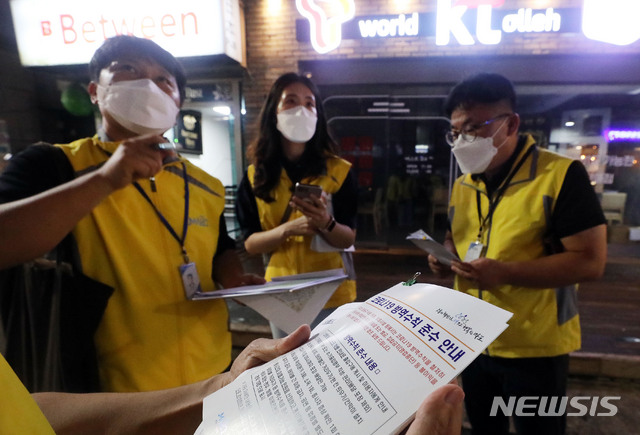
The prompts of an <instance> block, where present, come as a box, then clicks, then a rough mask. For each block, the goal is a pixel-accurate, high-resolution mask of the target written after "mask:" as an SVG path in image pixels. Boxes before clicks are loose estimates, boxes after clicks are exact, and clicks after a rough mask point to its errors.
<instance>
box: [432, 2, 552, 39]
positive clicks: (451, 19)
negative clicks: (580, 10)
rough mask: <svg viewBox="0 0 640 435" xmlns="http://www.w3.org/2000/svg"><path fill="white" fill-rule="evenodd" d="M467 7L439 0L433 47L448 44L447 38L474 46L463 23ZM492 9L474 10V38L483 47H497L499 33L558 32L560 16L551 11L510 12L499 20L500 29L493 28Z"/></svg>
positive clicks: (481, 6) (525, 10) (523, 10)
mask: <svg viewBox="0 0 640 435" xmlns="http://www.w3.org/2000/svg"><path fill="white" fill-rule="evenodd" d="M468 10H469V7H468V6H465V5H456V6H452V0H438V14H437V23H436V45H449V42H450V41H451V38H450V36H451V35H453V37H454V38H455V39H456V41H457V42H458V43H459V44H460V45H473V44H475V40H474V38H473V36H472V35H471V32H469V29H468V27H467V26H466V25H465V23H464V21H462V17H463V15H465V13H466V12H467V11H468ZM492 17H493V7H492V6H491V5H479V6H478V7H477V8H476V38H477V39H478V42H480V43H481V44H486V45H495V44H499V43H500V41H501V40H502V32H506V33H531V32H535V33H542V32H558V31H559V30H560V24H561V23H562V17H561V16H560V14H559V13H558V12H555V11H554V10H553V8H547V9H546V10H544V11H542V12H537V11H536V12H534V10H533V9H531V8H521V9H519V10H518V11H517V12H516V13H509V14H507V15H505V16H504V18H502V22H501V29H495V28H493V27H492Z"/></svg>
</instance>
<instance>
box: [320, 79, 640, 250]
mask: <svg viewBox="0 0 640 435" xmlns="http://www.w3.org/2000/svg"><path fill="white" fill-rule="evenodd" d="M627 88H629V86H626V87H624V89H623V87H619V89H618V87H612V86H604V85H601V86H542V85H539V86H522V85H520V86H518V84H516V92H517V94H518V108H517V111H518V113H519V114H520V118H521V126H520V130H521V132H524V133H528V134H531V135H533V136H534V138H535V139H536V142H537V143H538V145H539V146H540V147H543V148H548V149H550V150H552V151H555V152H558V153H560V154H564V155H566V156H568V157H571V158H573V159H576V160H579V161H581V162H582V163H583V164H584V165H585V167H586V169H587V172H588V173H589V176H590V178H591V181H592V185H593V188H594V189H595V191H596V193H598V195H599V197H600V198H601V199H602V204H603V207H604V208H607V210H605V211H606V213H607V218H608V221H609V223H610V224H611V225H624V226H627V227H637V226H640V195H639V194H637V193H636V192H638V191H640V189H639V188H640V165H639V163H638V162H639V160H640V95H638V94H637V93H634V92H633V90H632V89H627ZM322 92H323V95H325V109H326V111H327V119H328V123H329V127H330V129H331V131H332V133H333V135H334V137H335V138H336V140H337V141H338V142H339V145H340V147H341V153H342V156H343V157H344V158H346V159H347V160H349V161H351V163H352V164H353V170H354V172H355V174H356V176H357V178H358V186H359V201H358V207H359V214H358V216H359V217H358V240H359V245H360V246H362V247H373V248H376V247H383V248H386V247H401V246H406V244H407V241H406V240H405V238H406V236H407V235H408V234H409V233H410V232H413V231H416V230H418V229H423V230H424V231H426V232H427V233H429V234H431V235H432V236H433V237H435V238H436V239H437V240H442V239H443V238H444V232H445V231H446V229H447V208H446V204H447V200H448V194H449V188H450V183H451V182H452V180H455V178H456V177H457V176H458V175H459V170H458V168H457V165H456V164H455V160H452V156H451V153H450V147H449V145H447V143H446V142H445V140H444V132H445V131H446V129H447V128H448V126H449V121H448V119H447V118H446V117H445V116H444V112H443V108H442V105H443V102H444V98H445V97H446V94H447V92H448V88H446V89H445V88H442V87H441V88H438V87H435V86H428V85H425V86H414V87H413V88H409V87H407V86H400V85H375V86H364V85H356V86H327V87H325V88H323V89H322Z"/></svg>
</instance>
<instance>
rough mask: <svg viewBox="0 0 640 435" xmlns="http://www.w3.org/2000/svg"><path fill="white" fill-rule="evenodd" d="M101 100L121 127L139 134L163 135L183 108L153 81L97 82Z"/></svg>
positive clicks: (102, 105)
mask: <svg viewBox="0 0 640 435" xmlns="http://www.w3.org/2000/svg"><path fill="white" fill-rule="evenodd" d="M97 93H98V103H99V104H100V107H101V108H102V109H103V110H104V111H106V112H107V113H108V114H109V115H111V117H112V118H113V119H114V120H115V121H116V122H117V123H118V124H120V125H121V126H123V127H124V128H126V129H127V130H129V131H132V132H134V133H138V134H148V133H154V134H162V133H164V132H165V131H167V130H168V129H170V128H171V127H173V125H174V124H175V122H176V116H177V115H178V112H179V111H180V108H179V107H178V106H176V103H175V101H174V100H173V98H171V97H170V96H169V95H167V94H165V93H164V92H163V91H162V89H160V88H159V87H158V86H157V85H156V84H155V83H154V82H153V81H152V80H149V79H138V80H126V81H121V82H114V83H112V84H111V85H109V86H101V85H98V92H97Z"/></svg>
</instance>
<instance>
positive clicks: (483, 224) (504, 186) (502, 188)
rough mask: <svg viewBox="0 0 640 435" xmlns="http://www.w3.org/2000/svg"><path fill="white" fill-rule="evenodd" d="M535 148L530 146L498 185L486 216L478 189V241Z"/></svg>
mask: <svg viewBox="0 0 640 435" xmlns="http://www.w3.org/2000/svg"><path fill="white" fill-rule="evenodd" d="M533 149H534V147H533V146H531V147H529V149H528V150H527V152H526V153H524V155H523V156H522V158H521V159H520V160H519V161H518V163H517V164H516V165H515V166H514V168H513V170H512V171H511V172H510V173H509V175H508V176H507V178H505V179H504V181H503V182H502V183H501V184H500V187H498V190H496V193H495V194H494V195H492V197H491V198H489V210H488V211H487V215H486V216H485V217H482V208H481V205H480V191H479V190H476V206H477V207H478V220H479V221H480V229H479V230H478V242H479V241H480V240H482V233H483V232H484V229H485V228H486V225H487V222H490V221H491V218H492V217H493V212H494V211H496V208H497V207H498V203H499V202H500V200H501V199H502V195H504V192H506V190H507V187H509V183H510V182H511V180H512V179H513V177H514V176H515V175H516V173H517V172H518V171H519V170H520V168H521V167H522V165H523V164H524V161H525V160H527V157H529V154H531V153H532V152H533Z"/></svg>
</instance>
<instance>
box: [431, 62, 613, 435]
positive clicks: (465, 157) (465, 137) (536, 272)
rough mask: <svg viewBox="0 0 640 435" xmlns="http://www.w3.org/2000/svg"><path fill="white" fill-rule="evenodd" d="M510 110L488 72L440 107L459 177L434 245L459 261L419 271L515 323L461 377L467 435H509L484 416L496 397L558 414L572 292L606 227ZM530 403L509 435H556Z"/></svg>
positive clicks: (595, 270)
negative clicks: (449, 282) (445, 225)
mask: <svg viewBox="0 0 640 435" xmlns="http://www.w3.org/2000/svg"><path fill="white" fill-rule="evenodd" d="M515 107H516V95H515V91H514V88H513V85H512V84H511V82H510V81H509V80H508V79H507V78H505V77H503V76H501V75H498V74H488V73H483V74H478V75H475V76H472V77H470V78H468V79H466V80H464V81H462V82H461V83H459V84H458V85H456V86H455V87H454V88H453V89H452V91H451V93H450V94H449V96H448V98H447V101H446V103H445V110H446V112H447V115H448V116H450V118H451V130H450V131H449V132H448V133H447V141H448V142H449V144H450V145H451V146H452V151H453V154H454V156H455V158H456V160H457V162H458V165H459V166H460V169H461V170H462V172H463V175H462V176H461V177H460V178H458V179H457V180H456V182H455V184H454V187H453V190H452V193H451V198H450V202H449V219H450V222H449V223H450V229H449V231H448V232H447V235H446V237H445V246H446V247H447V248H448V249H449V250H450V251H452V252H454V253H456V254H459V257H460V258H462V259H463V260H462V261H454V262H453V263H452V265H451V267H447V266H445V265H443V264H442V263H440V262H438V260H437V259H436V258H435V257H433V256H431V255H430V256H429V266H430V268H431V269H432V270H433V271H434V272H435V273H436V274H438V275H441V276H442V275H445V274H447V273H451V272H453V273H454V274H455V281H454V287H455V289H456V290H459V291H462V292H464V293H467V294H469V295H472V296H474V297H478V298H480V299H483V300H485V301H487V302H490V303H492V304H494V305H497V306H499V307H502V308H504V309H506V310H508V311H511V312H513V313H514V315H513V317H512V319H511V320H510V322H509V327H508V328H507V330H506V331H505V332H504V333H503V334H502V335H500V337H498V339H497V340H495V341H494V342H493V343H492V344H490V345H489V347H488V348H487V350H486V352H485V353H484V354H483V355H480V356H479V357H478V358H477V359H476V360H475V361H474V362H473V363H472V364H471V365H470V366H469V367H468V368H467V369H466V370H465V371H464V373H463V374H462V383H463V388H464V390H465V395H466V397H465V405H466V407H467V414H468V417H469V420H470V422H471V425H472V427H473V433H477V434H492V435H495V434H507V433H509V421H508V417H506V416H504V414H502V412H501V411H498V412H497V413H495V412H492V408H494V407H493V404H494V398H495V397H502V399H503V400H504V401H505V403H508V401H509V399H510V398H511V397H515V398H516V401H517V399H518V398H520V397H524V396H527V397H535V398H536V399H538V400H539V399H540V398H545V397H546V398H547V399H546V400H547V408H549V407H553V406H550V401H551V397H556V398H557V399H556V400H557V401H558V402H557V404H556V406H555V410H557V409H558V407H559V403H560V400H561V398H562V397H564V396H565V394H566V379H567V373H568V365H569V357H568V354H569V353H570V352H573V351H575V350H577V349H579V348H580V345H581V343H580V322H579V317H578V311H577V295H576V291H577V283H579V282H583V281H588V280H594V279H598V278H600V277H601V276H602V274H603V273H604V266H605V261H606V252H607V250H606V226H605V222H606V221H605V219H604V215H603V213H602V210H601V207H600V204H599V201H598V198H597V196H596V194H595V191H594V189H593V188H592V187H591V184H590V181H589V176H588V174H587V172H586V170H585V168H584V166H583V165H582V164H581V163H580V162H579V161H575V160H571V159H569V158H566V157H563V156H560V155H558V154H555V153H552V152H550V151H548V150H545V149H542V148H540V147H538V146H537V145H536V143H535V140H534V139H533V137H532V136H530V135H528V134H519V133H518V129H519V126H520V117H519V116H518V114H517V113H515ZM470 315H473V314H472V313H470ZM532 403H535V405H533V406H531V408H528V409H526V410H525V411H526V412H524V414H528V416H520V417H518V416H514V425H515V428H516V431H517V433H519V434H545V435H548V434H562V433H564V430H565V424H566V419H565V416H564V415H555V416H541V415H540V413H539V411H538V403H539V401H535V402H532ZM547 408H545V410H546V411H549V410H548V409H547ZM493 411H495V409H493ZM550 411H551V414H553V413H554V409H551V410H550ZM492 413H493V414H497V415H496V416H491V414H492ZM515 414H518V413H515ZM520 414H521V415H522V414H523V413H520ZM562 414H563V413H562Z"/></svg>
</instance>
